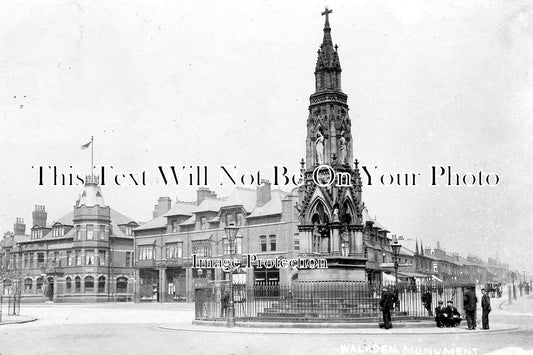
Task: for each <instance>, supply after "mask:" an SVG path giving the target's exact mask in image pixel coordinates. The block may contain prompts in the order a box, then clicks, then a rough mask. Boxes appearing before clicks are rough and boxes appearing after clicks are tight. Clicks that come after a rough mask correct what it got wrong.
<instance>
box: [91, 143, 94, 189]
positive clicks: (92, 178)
mask: <svg viewBox="0 0 533 355" xmlns="http://www.w3.org/2000/svg"><path fill="white" fill-rule="evenodd" d="M93 168H94V138H93V136H91V182H94V175H93Z"/></svg>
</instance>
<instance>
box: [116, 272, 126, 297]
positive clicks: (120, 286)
mask: <svg viewBox="0 0 533 355" xmlns="http://www.w3.org/2000/svg"><path fill="white" fill-rule="evenodd" d="M126 292H128V279H127V278H125V277H123V276H121V277H119V278H117V293H126Z"/></svg>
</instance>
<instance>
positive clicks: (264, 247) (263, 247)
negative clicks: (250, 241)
mask: <svg viewBox="0 0 533 355" xmlns="http://www.w3.org/2000/svg"><path fill="white" fill-rule="evenodd" d="M259 240H260V243H261V251H267V237H266V235H262V236H260V237H259Z"/></svg>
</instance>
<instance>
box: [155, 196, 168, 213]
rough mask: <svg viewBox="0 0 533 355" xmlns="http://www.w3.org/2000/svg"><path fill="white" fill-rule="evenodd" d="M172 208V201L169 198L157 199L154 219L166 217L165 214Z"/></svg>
mask: <svg viewBox="0 0 533 355" xmlns="http://www.w3.org/2000/svg"><path fill="white" fill-rule="evenodd" d="M171 206H172V200H171V199H170V197H168V196H164V197H159V198H158V199H157V205H155V206H154V212H153V214H152V215H153V217H154V218H157V217H159V216H161V215H164V214H165V213H167V212H168V210H170V207H171Z"/></svg>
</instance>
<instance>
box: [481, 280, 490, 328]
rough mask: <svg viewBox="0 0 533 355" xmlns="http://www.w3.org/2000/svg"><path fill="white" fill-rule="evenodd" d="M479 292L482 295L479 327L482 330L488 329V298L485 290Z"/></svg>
mask: <svg viewBox="0 0 533 355" xmlns="http://www.w3.org/2000/svg"><path fill="white" fill-rule="evenodd" d="M481 292H482V293H483V297H481V310H482V313H481V325H482V326H483V329H489V313H490V311H491V308H490V297H489V293H488V292H487V290H485V289H482V290H481Z"/></svg>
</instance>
